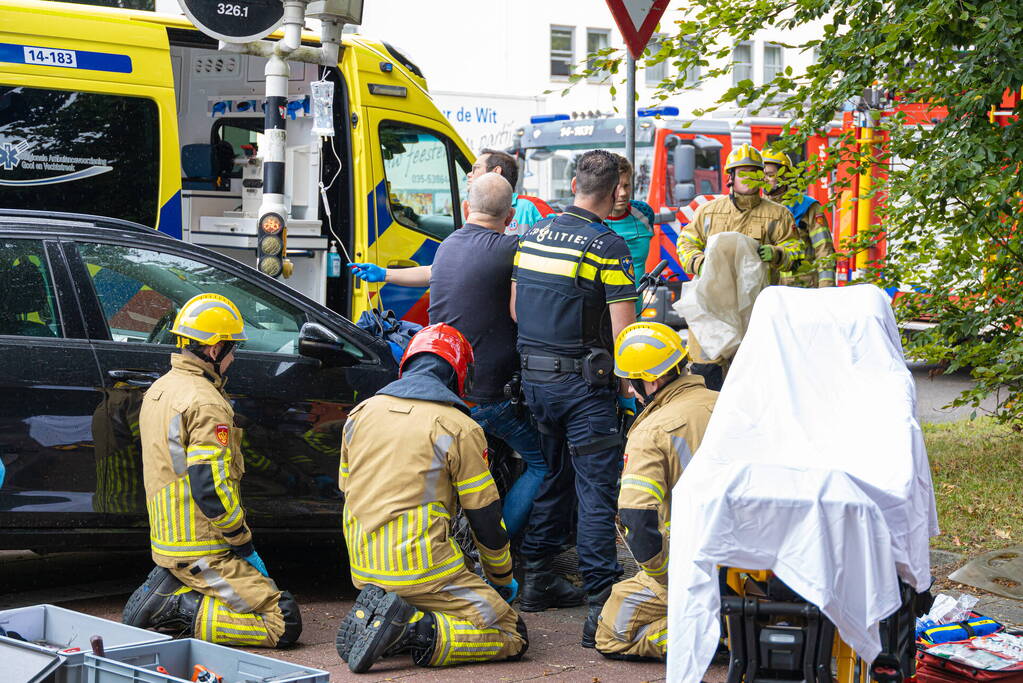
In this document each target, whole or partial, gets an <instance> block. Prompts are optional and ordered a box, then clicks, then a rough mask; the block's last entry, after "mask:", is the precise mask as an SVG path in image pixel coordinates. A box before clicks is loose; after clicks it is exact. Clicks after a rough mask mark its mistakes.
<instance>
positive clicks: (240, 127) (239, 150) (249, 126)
mask: <svg viewBox="0 0 1023 683" xmlns="http://www.w3.org/2000/svg"><path fill="white" fill-rule="evenodd" d="M265 125H266V124H265V123H264V121H263V119H261V118H244V119H241V118H239V119H219V120H217V122H216V123H215V124H213V147H214V149H217V147H218V145H223V143H227V144H228V145H230V146H231V154H232V156H233V158H234V159H243V158H247V157H257V156H259V145H260V143H261V142H262V141H263V131H264V126H265ZM223 146H224V147H225V149H226V145H223ZM230 175H231V177H232V178H241V177H242V167H241V165H240V164H234V165H233V166H232V169H231V174H230Z"/></svg>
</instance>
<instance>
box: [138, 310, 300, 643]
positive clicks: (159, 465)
mask: <svg viewBox="0 0 1023 683" xmlns="http://www.w3.org/2000/svg"><path fill="white" fill-rule="evenodd" d="M171 332H172V333H173V334H174V335H175V336H176V337H177V343H178V347H179V348H180V349H181V352H180V353H179V354H174V355H172V356H171V370H170V372H168V373H167V374H165V375H164V376H163V377H161V378H160V379H158V380H156V382H154V383H153V386H151V387H150V388H149V390H148V391H147V392H146V395H145V398H143V401H142V410H141V414H140V417H139V427H140V432H141V438H142V466H143V475H144V478H145V485H146V505H147V507H148V508H149V529H150V532H149V533H150V542H151V546H152V553H153V561H154V562H155V563H156V565H157V567H156V569H154V570H153V571H152V572H151V573H150V574H149V577H148V578H147V579H146V581H145V583H143V584H142V586H140V587H139V588H138V589H137V590H136V591H135V593H133V594H132V596H131V597H130V598H129V599H128V604H127V605H126V606H125V608H124V623H126V624H131V625H132V626H139V627H143V628H153V629H165V630H170V629H174V630H178V631H185V632H188V633H190V634H191V635H192V636H193V637H195V638H199V639H201V640H206V641H210V642H213V643H220V644H222V645H240V646H245V647H284V646H287V645H290V644H292V643H294V642H295V641H296V640H298V636H299V634H300V633H301V631H302V620H301V617H300V615H299V610H298V605H297V604H296V603H295V599H294V598H293V597H292V596H291V594H290V593H288V592H286V591H281V590H279V589H278V588H277V585H276V584H275V583H274V582H273V580H271V579H270V578H268V576H267V571H266V566H265V565H264V564H263V560H262V559H261V558H260V557H259V554H258V553H257V552H256V551H255V549H254V548H253V545H252V533H251V532H250V531H249V528H248V526H247V525H246V522H245V510H244V509H243V508H242V506H241V499H240V497H239V493H240V491H239V488H240V487H239V484H240V480H241V477H242V474H243V473H244V471H245V461H244V459H243V457H242V453H241V449H240V448H239V444H241V441H242V435H241V430H239V429H237V428H236V427H235V426H234V411H233V409H232V407H231V403H230V401H229V400H228V398H227V394H226V393H225V392H224V374H225V373H226V372H227V369H228V368H229V366H230V365H231V363H232V361H233V360H234V348H235V346H236V345H237V344H238V343H239V342H242V341H245V339H246V336H245V330H244V323H243V321H242V316H241V313H240V312H239V311H238V308H237V307H236V306H235V305H234V304H233V303H231V302H230V301H229V300H228V299H226V298H224V297H222V296H220V295H219V294H199V295H198V296H195V297H193V298H191V299H189V300H188V301H187V302H186V303H185V305H184V306H182V307H181V310H180V311H179V312H178V315H177V317H176V318H175V320H174V325H173V327H172V328H171Z"/></svg>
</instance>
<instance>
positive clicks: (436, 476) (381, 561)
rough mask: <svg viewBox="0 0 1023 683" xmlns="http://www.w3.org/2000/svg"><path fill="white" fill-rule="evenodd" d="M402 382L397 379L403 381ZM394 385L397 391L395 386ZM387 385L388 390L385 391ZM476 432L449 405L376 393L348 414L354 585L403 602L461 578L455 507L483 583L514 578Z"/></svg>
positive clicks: (344, 441)
mask: <svg viewBox="0 0 1023 683" xmlns="http://www.w3.org/2000/svg"><path fill="white" fill-rule="evenodd" d="M402 381H404V380H399V382H402ZM395 384H398V383H395ZM392 386H393V385H392ZM486 449H487V441H486V437H485V436H484V434H483V430H482V429H481V428H480V427H479V425H477V424H476V423H475V422H473V420H472V419H471V418H470V417H469V416H468V415H466V414H465V413H464V412H462V411H461V410H459V409H458V408H455V407H453V406H452V405H451V404H449V403H442V402H438V401H430V400H421V399H415V398H401V397H397V396H390V395H386V394H380V393H378V394H377V395H376V396H374V397H373V398H370V399H368V400H366V401H365V402H363V403H362V404H360V405H359V406H357V407H356V408H355V409H354V410H352V412H351V413H350V414H349V416H348V421H347V422H346V423H345V426H344V430H343V433H342V438H341V466H340V472H339V475H340V476H339V486H340V488H341V491H342V493H344V497H345V505H344V516H343V524H344V536H345V542H346V543H347V545H348V557H349V564H350V566H351V570H352V581H353V583H354V584H355V586H356V587H357V588H360V589H361V588H363V587H364V586H365V585H367V584H374V585H377V586H380V587H382V588H386V589H389V590H395V589H398V590H401V589H404V592H403V594H409V593H412V592H415V591H416V590H417V589H427V588H429V587H430V586H431V585H433V586H435V585H437V584H440V586H441V587H443V586H445V585H446V583H444V582H445V581H447V577H450V576H451V575H453V574H456V573H458V572H461V571H464V570H465V559H464V557H463V555H462V551H461V548H459V546H458V543H456V542H455V539H453V538H449V532H450V528H451V517H452V515H454V514H455V513H456V509H457V508H456V504H458V505H461V506H462V509H463V510H464V511H465V514H466V517H467V518H468V521H469V525H470V527H471V529H472V535H473V540H474V542H475V543H476V547H477V548H478V549H479V553H480V560H481V564H482V565H483V570H484V572H485V573H486V575H487V577H488V578H489V579H490V581H491V582H492V583H494V584H497V585H507V584H509V583H511V579H512V573H511V571H512V562H511V555H510V553H509V548H508V536H507V533H506V532H505V530H504V522H503V521H502V518H501V503H500V499H499V497H498V493H497V487H496V486H495V484H494V479H493V477H491V475H490V470H489V469H488V466H487V459H486V458H487V455H486Z"/></svg>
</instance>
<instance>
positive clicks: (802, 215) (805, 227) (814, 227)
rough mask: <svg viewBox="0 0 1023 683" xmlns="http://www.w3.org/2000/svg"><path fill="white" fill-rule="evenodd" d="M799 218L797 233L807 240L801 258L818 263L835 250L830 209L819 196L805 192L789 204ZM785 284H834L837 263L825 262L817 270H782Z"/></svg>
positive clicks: (828, 285) (796, 218) (816, 285)
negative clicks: (816, 197)
mask: <svg viewBox="0 0 1023 683" xmlns="http://www.w3.org/2000/svg"><path fill="white" fill-rule="evenodd" d="M788 209H789V211H791V212H792V217H793V218H794V219H795V221H796V234H797V235H798V236H799V239H800V241H801V242H802V243H803V251H802V257H801V260H802V261H803V262H805V263H814V262H815V261H820V260H822V259H826V258H828V257H829V256H831V255H832V254H834V253H835V242H834V238H833V237H832V235H831V227H830V226H829V225H828V217H827V213H826V212H825V210H824V207H823V206H821V205H820V202H818V201H817V200H816V199H814V198H813V197H811V196H809V195H805V196H804V197H803V200H802V201H800V202H799V203H797V204H794V205H792V206H788ZM781 284H783V285H793V286H797V287H834V286H835V266H834V264H831V265H824V264H822V265H821V266H820V267H819V268H817V270H816V272H811V273H806V274H803V275H796V274H795V273H792V272H783V273H782V274H781Z"/></svg>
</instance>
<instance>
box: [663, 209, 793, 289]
mask: <svg viewBox="0 0 1023 683" xmlns="http://www.w3.org/2000/svg"><path fill="white" fill-rule="evenodd" d="M736 202H739V204H740V206H742V207H743V208H740V207H739V206H736ZM719 232H738V233H742V234H743V235H747V236H749V237H752V238H753V239H755V240H756V241H757V242H759V243H760V244H761V245H765V244H766V245H770V246H773V247H774V248H775V250H774V251H775V253H774V260H773V261H772V262H771V266H772V267H771V284H773V285H776V284H778V280H779V271H780V270H792V269H793V268H794V267H795V266H796V265H797V264H798V262H799V259H800V258H801V257H802V255H803V244H802V242H800V240H799V237H798V236H797V235H796V224H795V221H794V220H793V218H792V213H791V212H789V210H788V209H786V208H785V207H784V206H782V205H781V204H777V203H775V202H772V201H771V200H770V199H767V198H764V197H760V196H759V195H753V196H742V195H735V197H734V201H733V197H732V196H731V195H729V196H725V197H718V198H717V199H714V200H712V201H709V202H707V203H706V204H704V205H702V206H700V208H698V209H697V210H696V213H695V214H694V215H693V220H691V221H689V224H688V225H686V227H685V228H684V229H683V230H682V233H681V234H680V235H679V237H678V243H677V244H676V248H677V249H678V255H679V260H680V261H681V262H682V267H683V268H684V269H685V271H686V273H688V274H689V276H690V277H692V276H693V275H696V274H697V273H699V272H700V266H701V265H702V264H703V258H704V254H703V250H704V249H706V248H707V240H708V239H709V238H710V237H711V235H716V234H717V233H719Z"/></svg>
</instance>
